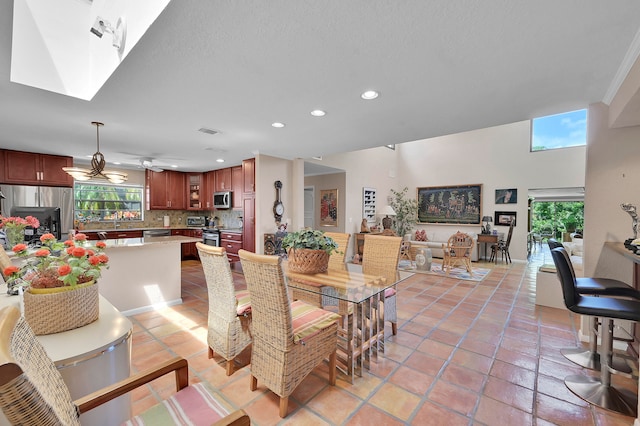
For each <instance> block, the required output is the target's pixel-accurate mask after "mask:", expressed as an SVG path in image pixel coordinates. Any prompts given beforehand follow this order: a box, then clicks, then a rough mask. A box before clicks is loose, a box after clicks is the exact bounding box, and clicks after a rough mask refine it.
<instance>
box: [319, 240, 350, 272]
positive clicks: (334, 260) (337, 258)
mask: <svg viewBox="0 0 640 426" xmlns="http://www.w3.org/2000/svg"><path fill="white" fill-rule="evenodd" d="M324 235H325V236H327V237H330V238H331V239H332V240H333V241H335V242H336V244H337V245H338V251H335V252H333V253H332V254H331V256H329V268H330V269H340V268H344V261H345V258H346V257H347V247H349V238H351V234H344V233H342V232H325V233H324Z"/></svg>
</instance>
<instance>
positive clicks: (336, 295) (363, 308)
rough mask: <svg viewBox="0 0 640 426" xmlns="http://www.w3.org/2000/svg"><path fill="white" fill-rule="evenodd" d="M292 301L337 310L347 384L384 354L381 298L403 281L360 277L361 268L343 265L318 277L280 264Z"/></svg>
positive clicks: (341, 366)
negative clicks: (339, 318)
mask: <svg viewBox="0 0 640 426" xmlns="http://www.w3.org/2000/svg"><path fill="white" fill-rule="evenodd" d="M282 267H283V271H284V274H285V276H286V277H287V281H288V286H289V289H290V290H291V293H292V296H293V299H296V300H303V301H305V302H307V303H311V304H313V305H315V306H318V307H322V308H325V309H332V308H333V309H337V313H338V314H340V315H341V316H342V320H341V324H339V327H338V357H337V365H338V368H339V369H340V370H341V371H342V372H343V373H345V374H346V375H347V376H348V378H349V380H350V382H351V383H353V379H354V378H355V376H356V375H358V376H362V368H363V367H364V368H366V369H369V368H370V361H371V359H372V358H373V359H374V360H376V359H377V357H378V354H383V353H384V294H385V290H386V289H388V288H390V287H393V286H395V285H396V284H397V283H398V282H399V281H401V280H402V277H404V276H401V275H400V273H397V274H396V278H395V280H393V279H391V280H390V279H387V278H384V277H382V276H375V275H367V274H363V273H362V267H361V266H360V265H353V264H345V265H344V267H343V268H341V269H329V270H327V272H322V273H317V274H302V273H297V272H292V271H290V270H289V268H288V264H287V262H286V261H284V262H283V263H282Z"/></svg>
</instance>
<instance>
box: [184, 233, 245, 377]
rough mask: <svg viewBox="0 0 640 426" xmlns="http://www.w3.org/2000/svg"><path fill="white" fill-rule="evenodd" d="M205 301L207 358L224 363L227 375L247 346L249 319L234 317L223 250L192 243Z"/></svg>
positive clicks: (234, 305)
mask: <svg viewBox="0 0 640 426" xmlns="http://www.w3.org/2000/svg"><path fill="white" fill-rule="evenodd" d="M196 248H197V249H198V254H199V256H200V262H201V264H202V270H203V271H204V277H205V279H206V281H207V293H208V296H209V297H208V298H209V312H208V327H207V343H208V344H209V358H213V356H214V353H217V354H218V355H220V356H222V357H223V358H224V359H226V360H227V375H231V374H232V373H233V370H234V359H235V357H236V356H237V355H239V354H240V352H242V351H243V350H244V348H246V347H247V346H249V344H250V343H251V332H250V329H249V326H250V321H251V315H250V314H249V315H248V316H238V313H237V299H236V290H235V286H234V283H233V274H232V273H231V267H230V266H229V259H228V258H227V252H226V250H225V249H224V248H223V247H215V246H210V245H207V244H202V243H196Z"/></svg>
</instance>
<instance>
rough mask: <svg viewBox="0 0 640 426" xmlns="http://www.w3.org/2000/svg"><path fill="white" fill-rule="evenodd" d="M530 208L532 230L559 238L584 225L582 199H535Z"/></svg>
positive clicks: (580, 229)
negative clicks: (564, 233)
mask: <svg viewBox="0 0 640 426" xmlns="http://www.w3.org/2000/svg"><path fill="white" fill-rule="evenodd" d="M531 208H532V214H531V229H532V230H533V232H536V233H539V234H545V235H552V236H553V237H554V238H561V237H562V233H563V232H568V233H571V232H576V231H582V229H583V227H584V201H564V202H562V201H535V202H533V203H532V205H531Z"/></svg>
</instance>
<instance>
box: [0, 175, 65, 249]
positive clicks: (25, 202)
mask: <svg viewBox="0 0 640 426" xmlns="http://www.w3.org/2000/svg"><path fill="white" fill-rule="evenodd" d="M0 189H1V190H2V194H4V196H5V199H4V200H0V205H1V206H2V215H3V216H10V214H11V208H12V207H14V206H15V207H60V230H61V233H62V239H63V240H64V239H66V236H67V234H68V232H69V230H70V229H73V216H74V213H73V188H59V187H54V186H27V185H1V186H0Z"/></svg>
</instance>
